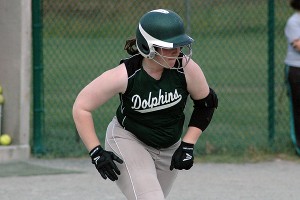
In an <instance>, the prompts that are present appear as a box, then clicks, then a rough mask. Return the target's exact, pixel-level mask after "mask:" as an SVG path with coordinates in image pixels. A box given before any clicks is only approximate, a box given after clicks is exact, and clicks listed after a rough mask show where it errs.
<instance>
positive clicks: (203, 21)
mask: <svg viewBox="0 0 300 200" xmlns="http://www.w3.org/2000/svg"><path fill="white" fill-rule="evenodd" d="M270 2H272V1H267V0H266V1H262V0H251V1H250V0H244V1H240V0H201V1H197V0H165V1H161V0H152V1H142V0H136V1H131V0H122V1H117V0H110V1H108V0H106V1H105V0H100V1H99V0H88V1H86V0H64V1H59V0H44V1H43V64H44V106H45V110H44V131H43V134H42V139H43V140H42V141H43V147H44V149H45V151H46V153H47V155H51V156H81V155H85V154H86V153H87V152H86V149H85V147H84V146H83V144H82V142H81V141H80V139H79V137H78V135H77V133H76V129H75V126H74V122H73V119H72V114H71V110H72V105H73V102H74V100H75V98H76V96H77V94H78V92H79V91H80V90H81V89H82V88H83V87H84V86H85V85H86V84H87V83H89V82H90V81H92V80H93V79H94V78H96V77H97V76H99V75H100V74H101V73H102V72H104V71H105V70H107V69H110V68H112V67H115V66H117V65H118V63H119V60H120V59H122V58H125V57H127V54H126V52H125V51H124V50H123V46H124V44H125V40H126V39H127V38H129V37H131V36H134V34H135V29H136V26H137V23H138V20H139V19H140V17H141V16H142V15H143V14H144V13H145V12H146V11H149V10H153V9H157V8H167V9H171V10H174V11H175V12H177V13H178V14H179V15H181V16H182V18H183V19H184V21H185V24H186V29H187V31H188V32H189V34H190V35H191V36H192V37H193V38H194V39H195V43H194V44H193V59H194V60H195V61H196V62H197V63H199V64H200V65H201V68H202V70H203V71H204V73H205V75H206V78H207V81H208V83H209V85H210V86H211V87H212V88H214V89H215V91H216V92H217V94H218V97H219V108H218V109H217V110H216V112H215V115H214V118H213V121H212V123H211V125H210V126H209V128H208V129H207V130H206V131H205V134H203V135H202V136H201V138H200V139H199V142H198V143H197V154H198V155H201V156H204V155H225V154H226V155H242V156H257V155H258V156H259V155H263V154H265V153H274V152H275V153H278V152H282V153H291V152H293V148H292V144H291V141H290V136H289V122H288V120H289V119H288V117H289V111H288V105H287V96H286V92H285V88H284V78H283V66H284V65H283V60H284V56H285V50H286V41H285V37H284V32H283V29H284V25H285V22H286V20H287V18H288V16H289V15H290V14H291V13H292V10H291V8H290V7H289V5H288V2H287V1H286V0H276V1H275V5H274V7H275V18H273V19H274V20H275V34H274V35H272V33H271V35H272V36H275V37H274V38H275V49H274V51H275V54H274V56H275V69H274V70H275V112H274V113H271V114H272V116H273V117H274V118H275V124H276V126H275V132H274V133H275V134H274V142H273V143H272V144H273V145H272V146H271V145H270V139H269V138H270V132H269V129H270V127H269V117H270V116H269V115H268V113H269V107H270V101H269V96H268V94H269V93H268V91H269V90H270V88H269V82H268V80H269V75H268V71H269V69H268V68H269V65H268V59H269V56H270V55H269V54H268V47H269V43H268V41H269V36H270V34H269V35H268V33H269V32H268V31H269V29H268V27H269V24H268V22H270V15H268V13H269V12H268V9H269V7H268V6H270ZM268 3H269V4H268ZM116 78H118V77H116ZM118 103H119V100H118V97H115V98H113V99H112V100H111V101H109V102H107V103H106V104H105V105H104V106H102V107H101V108H100V109H98V110H97V111H96V112H95V113H94V114H93V115H94V117H95V125H96V130H97V132H98V134H99V137H100V139H101V140H102V141H103V138H104V135H105V130H106V126H107V124H108V123H109V122H110V120H111V118H112V117H113V116H114V114H115V110H116V108H117V106H118ZM271 106H272V105H271ZM191 110H192V105H191V102H189V103H188V106H187V109H186V114H187V119H189V115H190V113H191ZM271 137H273V136H271Z"/></svg>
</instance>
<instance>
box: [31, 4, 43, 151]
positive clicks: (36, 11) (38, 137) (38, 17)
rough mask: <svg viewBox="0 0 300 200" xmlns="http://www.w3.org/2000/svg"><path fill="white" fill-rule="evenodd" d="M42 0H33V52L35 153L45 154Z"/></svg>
mask: <svg viewBox="0 0 300 200" xmlns="http://www.w3.org/2000/svg"><path fill="white" fill-rule="evenodd" d="M42 5H43V4H42V0H33V1H32V38H33V39H32V54H33V61H32V62H33V153H34V154H43V153H44V147H43V143H42V135H43V127H44V123H43V122H44V121H43V118H44V101H43V89H44V88H43V87H44V85H43V53H42V52H43V48H42V46H43V45H42V44H43V41H42V38H43V37H42V25H43V21H42V12H41V11H42Z"/></svg>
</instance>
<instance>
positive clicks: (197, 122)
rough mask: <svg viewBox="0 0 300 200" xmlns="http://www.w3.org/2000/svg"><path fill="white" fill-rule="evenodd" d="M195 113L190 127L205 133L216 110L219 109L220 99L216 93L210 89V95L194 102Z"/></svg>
mask: <svg viewBox="0 0 300 200" xmlns="http://www.w3.org/2000/svg"><path fill="white" fill-rule="evenodd" d="M193 101H194V111H193V113H192V116H191V119H190V122H189V126H194V127H197V128H200V129H201V130H202V131H204V130H205V129H206V128H207V126H208V125H209V123H210V121H211V119H212V116H213V114H214V111H215V109H216V108H217V107H218V97H217V94H216V93H215V91H214V90H213V89H211V88H209V94H208V95H207V97H205V98H204V99H199V100H194V99H193Z"/></svg>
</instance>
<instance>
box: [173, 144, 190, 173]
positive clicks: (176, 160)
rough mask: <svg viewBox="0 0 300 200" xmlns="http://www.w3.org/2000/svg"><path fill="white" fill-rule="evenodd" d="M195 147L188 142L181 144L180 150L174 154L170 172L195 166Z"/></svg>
mask: <svg viewBox="0 0 300 200" xmlns="http://www.w3.org/2000/svg"><path fill="white" fill-rule="evenodd" d="M193 151H194V145H193V144H189V143H186V142H183V141H182V142H181V144H180V146H179V147H178V149H177V150H176V151H175V152H174V154H173V156H172V160H171V166H170V170H171V171H172V170H173V169H174V168H175V169H179V170H182V169H186V170H188V169H191V167H192V166H193V164H194V155H193Z"/></svg>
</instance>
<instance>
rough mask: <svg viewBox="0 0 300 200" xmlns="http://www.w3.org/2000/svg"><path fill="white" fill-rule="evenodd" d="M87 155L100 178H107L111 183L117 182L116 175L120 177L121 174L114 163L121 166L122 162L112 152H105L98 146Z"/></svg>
mask: <svg viewBox="0 0 300 200" xmlns="http://www.w3.org/2000/svg"><path fill="white" fill-rule="evenodd" d="M89 155H90V157H91V158H92V163H93V164H94V165H95V167H96V168H97V170H98V172H99V173H100V174H101V176H102V178H104V179H106V178H109V179H110V180H112V181H115V180H118V176H117V175H120V174H121V173H120V170H119V169H118V167H117V165H116V164H115V163H114V161H117V162H118V163H120V164H122V163H123V160H121V159H120V158H119V157H118V156H116V155H115V154H114V153H113V152H111V151H105V150H104V149H103V148H102V147H101V146H100V145H99V146H96V147H95V148H94V149H93V150H91V151H90V153H89Z"/></svg>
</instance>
